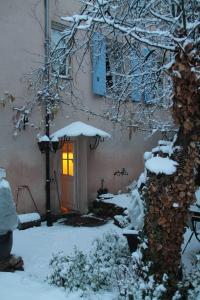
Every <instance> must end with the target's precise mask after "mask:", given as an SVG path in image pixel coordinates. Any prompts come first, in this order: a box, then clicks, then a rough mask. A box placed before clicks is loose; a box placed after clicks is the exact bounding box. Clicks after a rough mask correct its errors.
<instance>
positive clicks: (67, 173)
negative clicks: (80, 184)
mask: <svg viewBox="0 0 200 300" xmlns="http://www.w3.org/2000/svg"><path fill="white" fill-rule="evenodd" d="M61 155H62V157H61V210H62V212H63V213H65V212H68V211H70V210H77V201H76V143H75V142H74V141H69V142H66V143H65V144H64V145H63V147H62V153H61Z"/></svg>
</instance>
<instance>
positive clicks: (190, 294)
mask: <svg viewBox="0 0 200 300" xmlns="http://www.w3.org/2000/svg"><path fill="white" fill-rule="evenodd" d="M177 294H178V295H180V297H179V298H174V299H173V300H175V299H188V300H194V299H200V255H196V262H195V265H194V267H193V269H192V271H191V273H189V274H188V275H187V276H186V277H185V279H184V280H183V282H180V283H179V291H177Z"/></svg>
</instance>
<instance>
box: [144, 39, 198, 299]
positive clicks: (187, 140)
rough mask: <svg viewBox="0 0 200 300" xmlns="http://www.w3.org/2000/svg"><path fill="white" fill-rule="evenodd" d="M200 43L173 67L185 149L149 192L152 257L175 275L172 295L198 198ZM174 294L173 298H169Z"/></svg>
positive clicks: (156, 267) (159, 271)
mask: <svg viewBox="0 0 200 300" xmlns="http://www.w3.org/2000/svg"><path fill="white" fill-rule="evenodd" d="M199 52H200V51H199V49H195V47H194V46H193V45H192V44H188V45H187V46H186V47H185V49H184V51H182V50H181V51H179V52H178V53H177V54H176V57H175V62H174V64H173V66H172V68H171V70H170V71H171V74H172V80H173V89H174V96H173V118H174V121H175V123H176V124H177V125H178V126H179V132H178V137H177V142H176V144H177V145H178V146H180V149H179V150H177V151H175V153H173V155H172V156H171V158H172V159H173V160H175V161H177V162H178V166H177V171H176V173H174V174H173V175H164V174H162V175H155V174H152V173H151V174H149V180H148V182H147V189H145V190H144V198H145V200H146V205H147V214H146V219H145V230H146V234H147V238H148V249H147V251H146V254H145V255H146V259H147V260H149V261H152V262H153V264H152V270H151V271H152V273H154V274H156V277H157V278H158V280H160V279H161V278H162V276H163V274H164V273H166V274H168V276H169V285H170V287H171V288H170V289H169V291H168V294H167V295H166V299H170V296H171V295H172V294H173V291H174V288H175V286H176V283H177V281H178V280H179V279H180V277H181V274H182V271H181V244H182V242H183V234H184V231H185V227H186V224H187V220H188V209H189V206H190V205H191V204H192V203H193V202H194V199H195V197H194V194H195V189H196V182H197V181H195V174H196V173H197V170H199V166H200V160H199V149H200V147H199V142H200V89H199V87H200V78H199V77H198V74H200V73H198V72H199V71H200V60H199V58H198V55H199ZM167 297H168V298H167Z"/></svg>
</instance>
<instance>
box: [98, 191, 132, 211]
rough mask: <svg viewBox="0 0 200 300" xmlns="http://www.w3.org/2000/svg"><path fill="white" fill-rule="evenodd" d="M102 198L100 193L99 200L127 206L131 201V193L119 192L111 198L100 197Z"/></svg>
mask: <svg viewBox="0 0 200 300" xmlns="http://www.w3.org/2000/svg"><path fill="white" fill-rule="evenodd" d="M105 195H106V194H105ZM109 195H112V194H109ZM102 198H103V197H102V195H101V200H102V201H103V202H105V203H112V204H115V205H117V206H119V207H122V208H128V207H129V205H130V201H131V194H119V195H116V196H113V198H108V199H102Z"/></svg>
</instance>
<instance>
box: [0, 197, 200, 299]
mask: <svg viewBox="0 0 200 300" xmlns="http://www.w3.org/2000/svg"><path fill="white" fill-rule="evenodd" d="M104 201H106V202H112V203H115V204H118V205H120V204H121V206H122V207H127V206H128V204H129V201H131V197H129V196H128V194H126V195H123V194H122V195H117V196H113V198H112V199H107V200H104ZM111 230H114V231H115V232H118V233H119V234H122V231H123V230H122V229H120V228H118V227H116V226H115V225H114V224H112V223H108V224H106V225H104V226H100V227H71V226H65V225H62V224H59V223H56V224H54V226H53V227H46V225H45V224H42V226H41V227H34V228H30V229H26V230H23V231H20V230H15V231H14V245H13V251H12V252H13V253H15V254H16V255H20V256H22V257H23V260H24V264H25V271H24V272H15V273H2V272H0V300H12V299H13V300H64V299H65V300H66V299H68V300H79V299H87V300H94V299H95V300H116V299H117V291H112V292H102V293H95V294H94V293H92V292H91V293H90V294H88V295H87V296H85V297H84V298H83V297H82V294H81V292H73V293H67V292H66V291H65V290H64V289H61V288H57V287H54V286H50V285H49V284H48V283H47V282H46V281H45V279H46V277H47V276H48V275H49V274H50V271H49V261H50V258H51V256H52V254H53V253H54V254H55V253H58V252H61V251H62V252H64V253H65V254H67V255H70V254H73V252H74V247H75V246H76V247H78V248H79V249H80V250H82V251H83V252H84V253H87V252H89V251H90V250H91V248H92V242H93V241H94V239H95V238H99V237H102V236H103V234H104V233H106V232H108V231H111ZM190 234H191V231H190V230H189V229H188V230H187V231H186V233H185V243H186V242H187V240H188V238H189V236H190ZM183 246H184V245H183ZM199 249H200V243H199V242H198V241H197V240H196V238H195V236H193V238H192V240H191V242H190V243H189V245H188V247H187V248H186V251H185V253H184V255H183V263H184V266H185V269H186V271H187V272H189V271H190V270H191V268H192V262H193V261H194V259H195V254H196V253H198V251H199Z"/></svg>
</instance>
